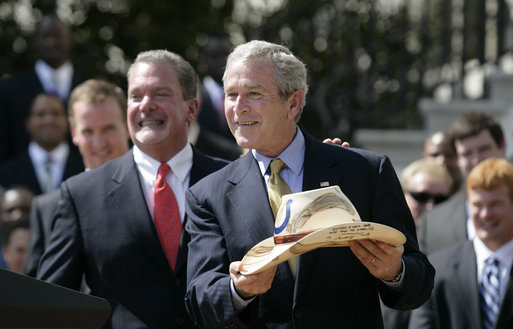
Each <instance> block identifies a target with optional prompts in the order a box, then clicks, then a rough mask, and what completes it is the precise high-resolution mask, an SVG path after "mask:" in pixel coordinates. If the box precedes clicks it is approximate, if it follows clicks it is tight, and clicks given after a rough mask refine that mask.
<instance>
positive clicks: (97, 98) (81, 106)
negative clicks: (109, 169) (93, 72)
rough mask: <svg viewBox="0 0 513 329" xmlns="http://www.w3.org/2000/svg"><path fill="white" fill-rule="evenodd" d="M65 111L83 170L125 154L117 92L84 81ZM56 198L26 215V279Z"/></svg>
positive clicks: (121, 98) (48, 196)
mask: <svg viewBox="0 0 513 329" xmlns="http://www.w3.org/2000/svg"><path fill="white" fill-rule="evenodd" d="M68 108H69V111H68V120H69V124H70V129H71V135H72V137H73V143H74V144H75V145H76V146H77V147H78V149H79V151H80V154H81V155H82V160H83V162H84V164H85V167H86V169H87V170H93V169H96V168H98V167H100V166H101V165H103V164H104V163H105V162H107V161H109V160H112V159H115V158H117V157H120V156H121V155H123V154H125V153H126V152H127V151H128V149H129V146H128V140H129V136H128V129H127V125H126V96H125V93H124V92H123V91H122V90H121V88H119V87H117V86H116V85H114V84H112V83H110V82H107V81H103V80H97V79H91V80H87V81H86V82H84V83H82V84H80V85H78V86H77V87H76V88H75V89H73V92H72V93H71V97H70V101H69V104H68ZM60 198H61V193H60V190H58V189H57V190H54V191H52V192H49V193H45V194H43V195H39V196H37V197H36V198H34V201H33V203H32V209H31V212H30V226H31V230H30V245H29V251H28V255H27V261H26V264H25V269H24V272H25V274H27V275H30V276H35V275H36V273H37V267H38V265H39V260H40V259H41V255H42V254H43V252H44V249H45V248H46V246H47V245H48V241H49V238H50V232H51V228H52V225H53V218H54V212H55V209H56V208H57V203H58V202H59V200H60Z"/></svg>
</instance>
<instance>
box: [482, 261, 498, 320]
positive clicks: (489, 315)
mask: <svg viewBox="0 0 513 329" xmlns="http://www.w3.org/2000/svg"><path fill="white" fill-rule="evenodd" d="M499 278H500V277H499V261H498V260H497V259H495V258H492V257H490V258H488V259H487V260H486V262H485V266H484V269H483V278H482V280H481V287H480V291H481V297H482V298H481V310H482V312H483V325H484V328H486V329H492V328H493V327H494V326H495V322H496V321H497V317H498V315H499V308H500V303H501V297H500V289H499V288H500V285H499V283H500V281H499V280H500V279H499Z"/></svg>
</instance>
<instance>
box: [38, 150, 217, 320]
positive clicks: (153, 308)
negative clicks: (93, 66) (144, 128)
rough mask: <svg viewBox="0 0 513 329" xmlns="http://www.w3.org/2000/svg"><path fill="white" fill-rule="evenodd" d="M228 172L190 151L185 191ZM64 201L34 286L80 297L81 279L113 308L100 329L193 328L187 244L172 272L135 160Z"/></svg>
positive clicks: (87, 177) (116, 163)
mask: <svg viewBox="0 0 513 329" xmlns="http://www.w3.org/2000/svg"><path fill="white" fill-rule="evenodd" d="M225 164H226V162H225V161H222V160H216V159H213V158H210V157H207V156H206V155H204V154H202V153H201V152H198V151H196V150H194V155H193V165H192V168H191V173H190V184H193V183H194V182H196V181H198V180H199V179H201V178H202V177H204V176H206V175H207V174H209V173H211V172H213V171H215V170H217V169H219V168H221V167H223V166H224V165H225ZM61 193H62V201H61V202H59V206H58V208H57V215H56V218H55V223H54V226H53V230H52V233H51V237H50V242H49V244H48V247H47V248H46V250H45V253H44V254H43V257H42V259H41V263H40V267H39V270H38V275H37V276H38V278H39V279H42V280H46V281H49V282H52V283H55V284H58V285H62V286H65V287H69V288H72V289H76V290H78V289H79V288H80V284H81V280H82V275H83V274H84V273H85V277H86V282H87V285H88V286H89V287H90V289H91V294H92V295H95V296H99V297H102V298H105V299H107V300H108V302H109V303H110V304H111V306H112V314H111V316H110V318H109V319H108V321H107V323H106V324H105V328H118V329H139V328H141V329H143V328H152V329H158V328H162V329H164V328H170V327H173V326H177V327H180V328H195V327H194V325H193V324H192V322H191V320H190V319H189V317H188V315H187V313H186V310H185V305H184V294H185V284H186V256H187V241H188V236H187V234H186V233H184V234H182V242H181V244H180V249H179V253H178V260H177V263H176V267H175V270H174V271H173V270H172V269H171V267H170V266H169V263H168V261H167V259H166V257H165V255H164V252H163V250H162V247H161V244H160V242H159V239H158V236H157V232H156V230H155V226H154V224H153V220H152V217H151V214H150V213H149V211H148V207H147V205H146V201H145V199H144V195H143V191H142V188H141V183H140V181H139V173H138V171H137V168H136V164H135V162H134V159H133V152H132V151H130V152H127V153H126V154H125V155H123V156H121V157H119V158H117V159H114V160H112V161H109V162H107V163H105V164H104V165H103V166H101V167H100V168H98V169H95V170H91V171H87V172H84V173H82V174H79V175H76V176H74V177H72V178H70V179H68V180H67V181H65V182H64V183H62V186H61ZM186 221H187V218H185V222H186Z"/></svg>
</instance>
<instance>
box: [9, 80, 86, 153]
mask: <svg viewBox="0 0 513 329" xmlns="http://www.w3.org/2000/svg"><path fill="white" fill-rule="evenodd" d="M83 81H84V79H83V78H82V77H81V76H80V74H78V73H76V72H75V73H74V75H73V78H72V82H71V84H72V88H74V87H76V86H77V85H78V84H80V83H81V82H83ZM42 92H44V89H43V85H42V84H41V81H40V80H39V77H38V76H37V74H36V72H35V70H32V71H29V72H26V73H24V74H22V75H20V76H18V77H15V78H13V79H10V80H6V81H5V82H3V83H1V84H0V99H1V100H2V101H1V102H0V119H1V120H0V162H2V161H5V160H7V159H10V158H13V157H14V156H15V155H16V154H20V153H22V152H24V151H25V150H26V149H27V145H28V143H29V141H30V137H29V135H28V133H27V131H26V129H25V119H26V117H27V116H28V114H29V112H30V105H31V103H32V100H33V99H34V97H35V96H36V95H37V94H40V93H42ZM64 102H65V106H67V104H66V102H67V100H65V101H64ZM70 146H71V147H72V148H73V147H74V145H73V144H72V143H70Z"/></svg>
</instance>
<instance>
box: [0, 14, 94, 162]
mask: <svg viewBox="0 0 513 329" xmlns="http://www.w3.org/2000/svg"><path fill="white" fill-rule="evenodd" d="M33 46H34V49H35V55H36V62H35V64H34V69H33V70H31V71H30V72H27V73H25V74H22V75H20V76H18V77H15V78H12V79H9V80H6V81H5V82H3V83H1V84H0V99H2V102H1V103H0V118H2V120H0V162H3V161H5V160H7V159H11V158H12V157H14V156H15V155H16V154H19V153H23V152H25V150H26V148H27V145H28V144H29V141H30V137H29V135H28V134H27V132H26V130H25V118H26V117H27V116H28V113H29V111H30V105H31V102H32V100H33V99H34V97H35V96H36V95H38V94H41V93H48V94H53V95H55V96H57V97H58V98H59V99H60V100H61V101H62V102H64V103H65V102H67V100H68V96H69V93H70V91H71V89H72V88H73V87H75V86H76V85H78V84H79V83H80V82H82V81H84V79H83V78H82V77H80V75H79V74H77V72H76V71H75V68H74V66H73V64H72V62H71V59H70V50H71V46H72V36H71V31H70V29H69V27H68V26H67V25H66V24H65V23H64V22H63V21H62V20H61V19H60V18H59V17H58V16H57V15H56V14H49V15H45V16H43V17H42V18H41V20H40V21H39V22H38V23H37V25H36V28H35V31H34V35H33ZM74 151H76V150H74Z"/></svg>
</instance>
